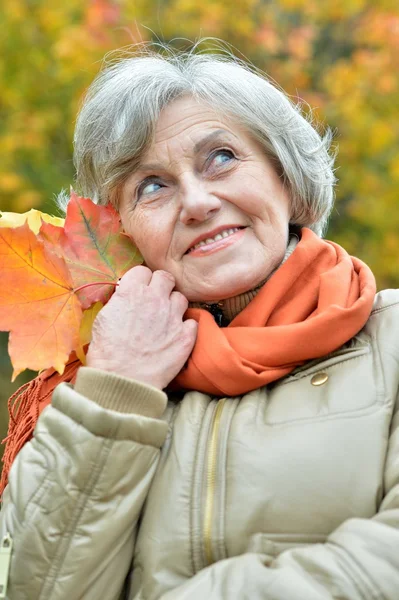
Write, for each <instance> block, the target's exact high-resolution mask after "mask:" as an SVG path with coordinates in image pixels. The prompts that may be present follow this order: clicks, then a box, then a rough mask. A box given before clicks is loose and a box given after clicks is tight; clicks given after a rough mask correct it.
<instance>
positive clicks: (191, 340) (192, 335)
mask: <svg viewBox="0 0 399 600" xmlns="http://www.w3.org/2000/svg"><path fill="white" fill-rule="evenodd" d="M183 328H184V330H185V332H186V333H187V337H188V344H189V347H190V352H191V350H192V349H193V348H194V344H195V341H196V339H197V332H198V323H197V321H195V320H194V319H187V321H184V323H183Z"/></svg>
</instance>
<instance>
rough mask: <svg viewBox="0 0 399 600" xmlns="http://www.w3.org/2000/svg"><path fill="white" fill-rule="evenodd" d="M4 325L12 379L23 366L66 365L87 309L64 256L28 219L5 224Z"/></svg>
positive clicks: (0, 315) (0, 299)
mask: <svg viewBox="0 0 399 600" xmlns="http://www.w3.org/2000/svg"><path fill="white" fill-rule="evenodd" d="M0 276H1V286H0V329H1V330H2V331H10V339H9V354H10V358H11V361H12V364H13V367H14V372H13V380H14V379H15V378H16V377H17V375H18V374H19V373H21V372H22V371H23V370H24V369H27V368H28V369H33V370H35V371H36V370H41V369H44V368H47V367H51V366H53V367H54V368H55V369H56V370H57V371H58V372H59V373H62V372H63V370H64V366H65V363H66V362H67V360H68V357H69V355H70V353H71V351H72V350H73V349H74V348H75V347H76V346H77V345H78V341H79V327H80V322H81V319H82V308H81V305H80V303H79V300H78V298H77V296H76V294H74V290H73V282H72V279H71V276H70V274H69V272H68V269H67V266H66V264H65V261H64V260H63V259H62V258H60V257H59V256H56V255H55V254H54V253H53V252H52V251H51V248H49V247H47V246H46V242H45V241H41V240H38V239H37V237H36V236H35V234H34V233H33V231H31V229H30V228H29V226H28V224H27V223H25V224H24V225H22V226H21V227H16V228H0Z"/></svg>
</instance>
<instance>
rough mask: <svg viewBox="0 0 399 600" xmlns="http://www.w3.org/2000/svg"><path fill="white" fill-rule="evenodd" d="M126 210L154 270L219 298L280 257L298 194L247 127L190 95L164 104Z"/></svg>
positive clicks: (125, 194) (129, 186)
mask: <svg viewBox="0 0 399 600" xmlns="http://www.w3.org/2000/svg"><path fill="white" fill-rule="evenodd" d="M120 215H121V219H122V224H123V227H124V229H125V231H126V232H127V233H128V234H129V235H130V236H131V237H132V238H133V240H134V242H135V243H136V245H137V246H138V248H139V250H140V252H141V253H142V255H143V257H144V262H145V264H146V265H147V266H148V267H149V268H150V269H151V270H152V271H155V270H157V269H163V270H165V271H169V272H170V273H172V274H173V275H174V277H175V280H176V289H177V290H179V291H180V292H182V293H183V294H184V295H185V296H186V297H187V298H188V300H190V301H206V302H212V301H217V300H221V299H224V298H228V297H231V296H235V295H237V294H239V293H242V292H244V291H247V290H249V289H252V288H254V287H255V286H256V285H257V284H259V283H261V282H262V281H263V280H264V279H265V278H266V277H267V276H268V275H269V274H270V273H271V272H272V271H273V270H274V269H275V268H276V267H277V266H278V265H279V264H280V262H281V261H282V259H283V257H284V253H285V249H286V246H287V238H288V223H289V218H290V199H289V194H288V191H287V189H286V188H285V187H284V185H283V183H282V181H281V179H280V177H279V176H278V175H277V173H276V171H275V169H274V167H273V166H272V163H271V162H270V160H269V159H268V158H267V157H266V156H265V153H264V151H263V150H262V148H261V147H260V145H259V144H258V143H257V142H256V141H255V140H254V139H253V138H252V137H251V136H250V135H249V134H248V133H247V132H246V131H245V130H244V129H242V128H241V127H240V126H239V125H237V123H235V122H234V121H233V120H230V119H228V118H224V117H223V118H220V117H219V116H217V115H216V113H215V112H213V111H212V109H211V108H210V107H209V106H208V105H207V104H202V103H198V102H197V101H195V100H193V99H192V98H190V97H184V98H181V99H178V100H175V101H174V102H173V103H171V104H170V105H169V106H167V107H166V108H165V109H164V110H163V111H162V113H161V115H160V118H159V120H158V123H157V127H156V130H155V135H154V140H153V143H152V145H151V147H150V148H149V150H148V151H147V152H146V154H145V156H144V157H143V159H142V161H141V163H140V166H139V168H138V169H137V170H136V171H135V172H134V173H132V175H131V176H130V177H129V179H128V180H127V181H126V183H125V184H124V186H123V189H122V194H121V202H120ZM198 244H200V245H198Z"/></svg>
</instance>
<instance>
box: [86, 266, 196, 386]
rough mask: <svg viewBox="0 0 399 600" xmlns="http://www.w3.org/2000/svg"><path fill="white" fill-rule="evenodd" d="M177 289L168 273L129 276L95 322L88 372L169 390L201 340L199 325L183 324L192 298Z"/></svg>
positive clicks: (143, 270) (143, 271) (137, 270)
mask: <svg viewBox="0 0 399 600" xmlns="http://www.w3.org/2000/svg"><path fill="white" fill-rule="evenodd" d="M174 286H175V279H174V277H173V275H171V274H170V273H167V272H166V271H155V272H154V273H152V271H150V269H148V268H147V267H142V266H140V267H134V268H133V269H131V270H130V271H128V272H127V273H126V274H125V275H124V276H123V277H122V279H121V281H120V282H119V286H118V287H117V289H116V291H115V293H114V294H113V296H112V297H111V299H110V300H109V302H108V303H107V304H106V305H105V306H104V308H103V309H102V310H101V311H100V312H99V314H98V315H97V318H96V320H95V321H94V325H93V337H92V341H91V343H90V347H89V351H88V353H87V363H86V364H87V366H88V367H94V368H96V369H102V370H104V371H110V372H112V373H116V374H117V375H122V376H124V377H128V378H130V379H135V380H137V381H143V382H144V383H149V384H150V385H153V386H154V387H157V388H159V389H163V388H165V387H166V386H167V385H168V384H169V383H170V382H171V381H172V379H174V378H175V377H176V375H177V374H178V373H179V371H180V370H181V369H182V367H183V366H184V364H185V362H186V361H187V359H188V357H189V355H190V353H191V351H192V349H193V346H194V343H195V339H196V336H197V322H196V321H194V320H193V319H188V320H187V321H183V315H184V313H185V311H186V309H187V306H188V301H187V298H186V297H185V296H183V294H181V293H180V292H176V291H173V288H174Z"/></svg>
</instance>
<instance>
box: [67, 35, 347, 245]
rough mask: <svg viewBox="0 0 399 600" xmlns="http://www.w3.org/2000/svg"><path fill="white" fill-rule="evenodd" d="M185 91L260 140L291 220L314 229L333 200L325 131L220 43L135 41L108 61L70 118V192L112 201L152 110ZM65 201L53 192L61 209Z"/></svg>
mask: <svg viewBox="0 0 399 600" xmlns="http://www.w3.org/2000/svg"><path fill="white" fill-rule="evenodd" d="M219 50H220V49H219ZM187 95H190V96H191V97H193V98H194V99H196V100H198V101H200V102H205V103H208V104H209V105H210V106H211V107H212V108H213V109H214V110H215V111H216V112H217V113H218V114H222V115H224V116H227V117H230V118H233V119H235V120H236V122H238V123H239V124H240V125H242V126H243V127H244V128H245V129H246V130H247V131H248V132H249V133H250V134H251V135H252V136H253V137H254V138H255V139H256V140H257V141H258V142H260V144H261V145H262V147H263V148H264V150H265V153H266V154H267V156H268V157H269V158H270V159H271V160H272V161H274V163H275V164H276V166H277V170H278V172H279V174H280V175H281V176H282V178H283V181H284V182H285V184H286V185H287V187H288V189H289V192H290V196H291V223H293V224H296V225H303V226H307V227H310V228H311V229H313V231H315V232H316V233H317V234H318V235H322V234H323V231H324V230H325V227H326V223H327V219H328V216H329V214H330V212H331V209H332V206H333V201H334V183H335V176H334V170H333V163H334V158H335V156H334V153H332V155H330V154H329V149H330V145H331V141H332V132H331V130H330V129H327V130H326V131H325V132H324V135H323V134H319V133H318V132H317V131H316V129H315V127H314V126H313V125H312V117H311V116H310V115H309V114H307V115H306V116H304V114H303V113H302V106H301V105H299V104H294V103H293V102H292V101H291V100H290V99H289V98H288V97H287V95H286V94H285V93H284V92H282V91H281V90H280V89H278V87H277V86H276V85H275V84H274V83H272V82H271V81H270V79H268V78H267V76H265V75H264V74H263V73H261V72H259V71H257V70H256V68H255V67H253V66H252V65H250V64H248V63H247V62H244V61H242V60H239V59H238V58H236V57H235V56H234V55H233V54H232V53H231V52H229V51H228V50H226V49H223V52H222V53H214V54H204V53H198V52H196V51H195V49H194V50H191V51H185V52H182V51H177V50H174V49H172V48H170V47H165V46H161V47H160V48H158V50H154V49H153V48H152V46H151V45H144V46H143V45H141V47H140V49H139V50H138V51H137V49H136V50H135V49H134V48H133V50H132V51H129V52H125V53H124V54H122V56H118V58H117V59H116V60H112V61H108V64H106V65H105V68H104V69H103V70H102V71H101V72H100V74H99V75H98V76H97V78H96V79H95V80H94V82H93V83H92V85H91V87H90V88H89V90H88V93H87V95H86V98H85V101H84V103H83V106H82V108H81V111H80V114H79V116H78V119H77V124H76V129H75V137H74V147H75V152H74V164H75V167H76V189H77V191H78V192H79V193H81V194H82V195H85V196H88V197H90V198H91V199H92V200H93V201H95V202H97V203H99V204H107V203H108V202H110V201H111V202H114V203H115V204H117V200H116V199H117V197H118V190H119V189H120V187H121V185H122V184H123V182H124V181H125V180H126V179H127V178H128V176H129V175H130V174H131V173H132V172H133V171H134V170H135V169H136V168H137V167H138V165H139V163H140V160H141V158H142V156H143V154H144V153H145V151H146V150H147V148H148V147H149V145H150V143H151V140H152V138H153V134H154V130H155V126H156V123H157V120H158V118H159V115H160V112H161V111H162V109H163V108H165V107H166V106H167V105H168V104H169V103H171V102H172V101H173V100H175V99H177V98H179V97H182V96H187ZM65 200H66V199H65V196H64V197H63V195H62V194H60V197H59V199H58V203H59V205H60V206H62V205H64V208H65Z"/></svg>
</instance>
